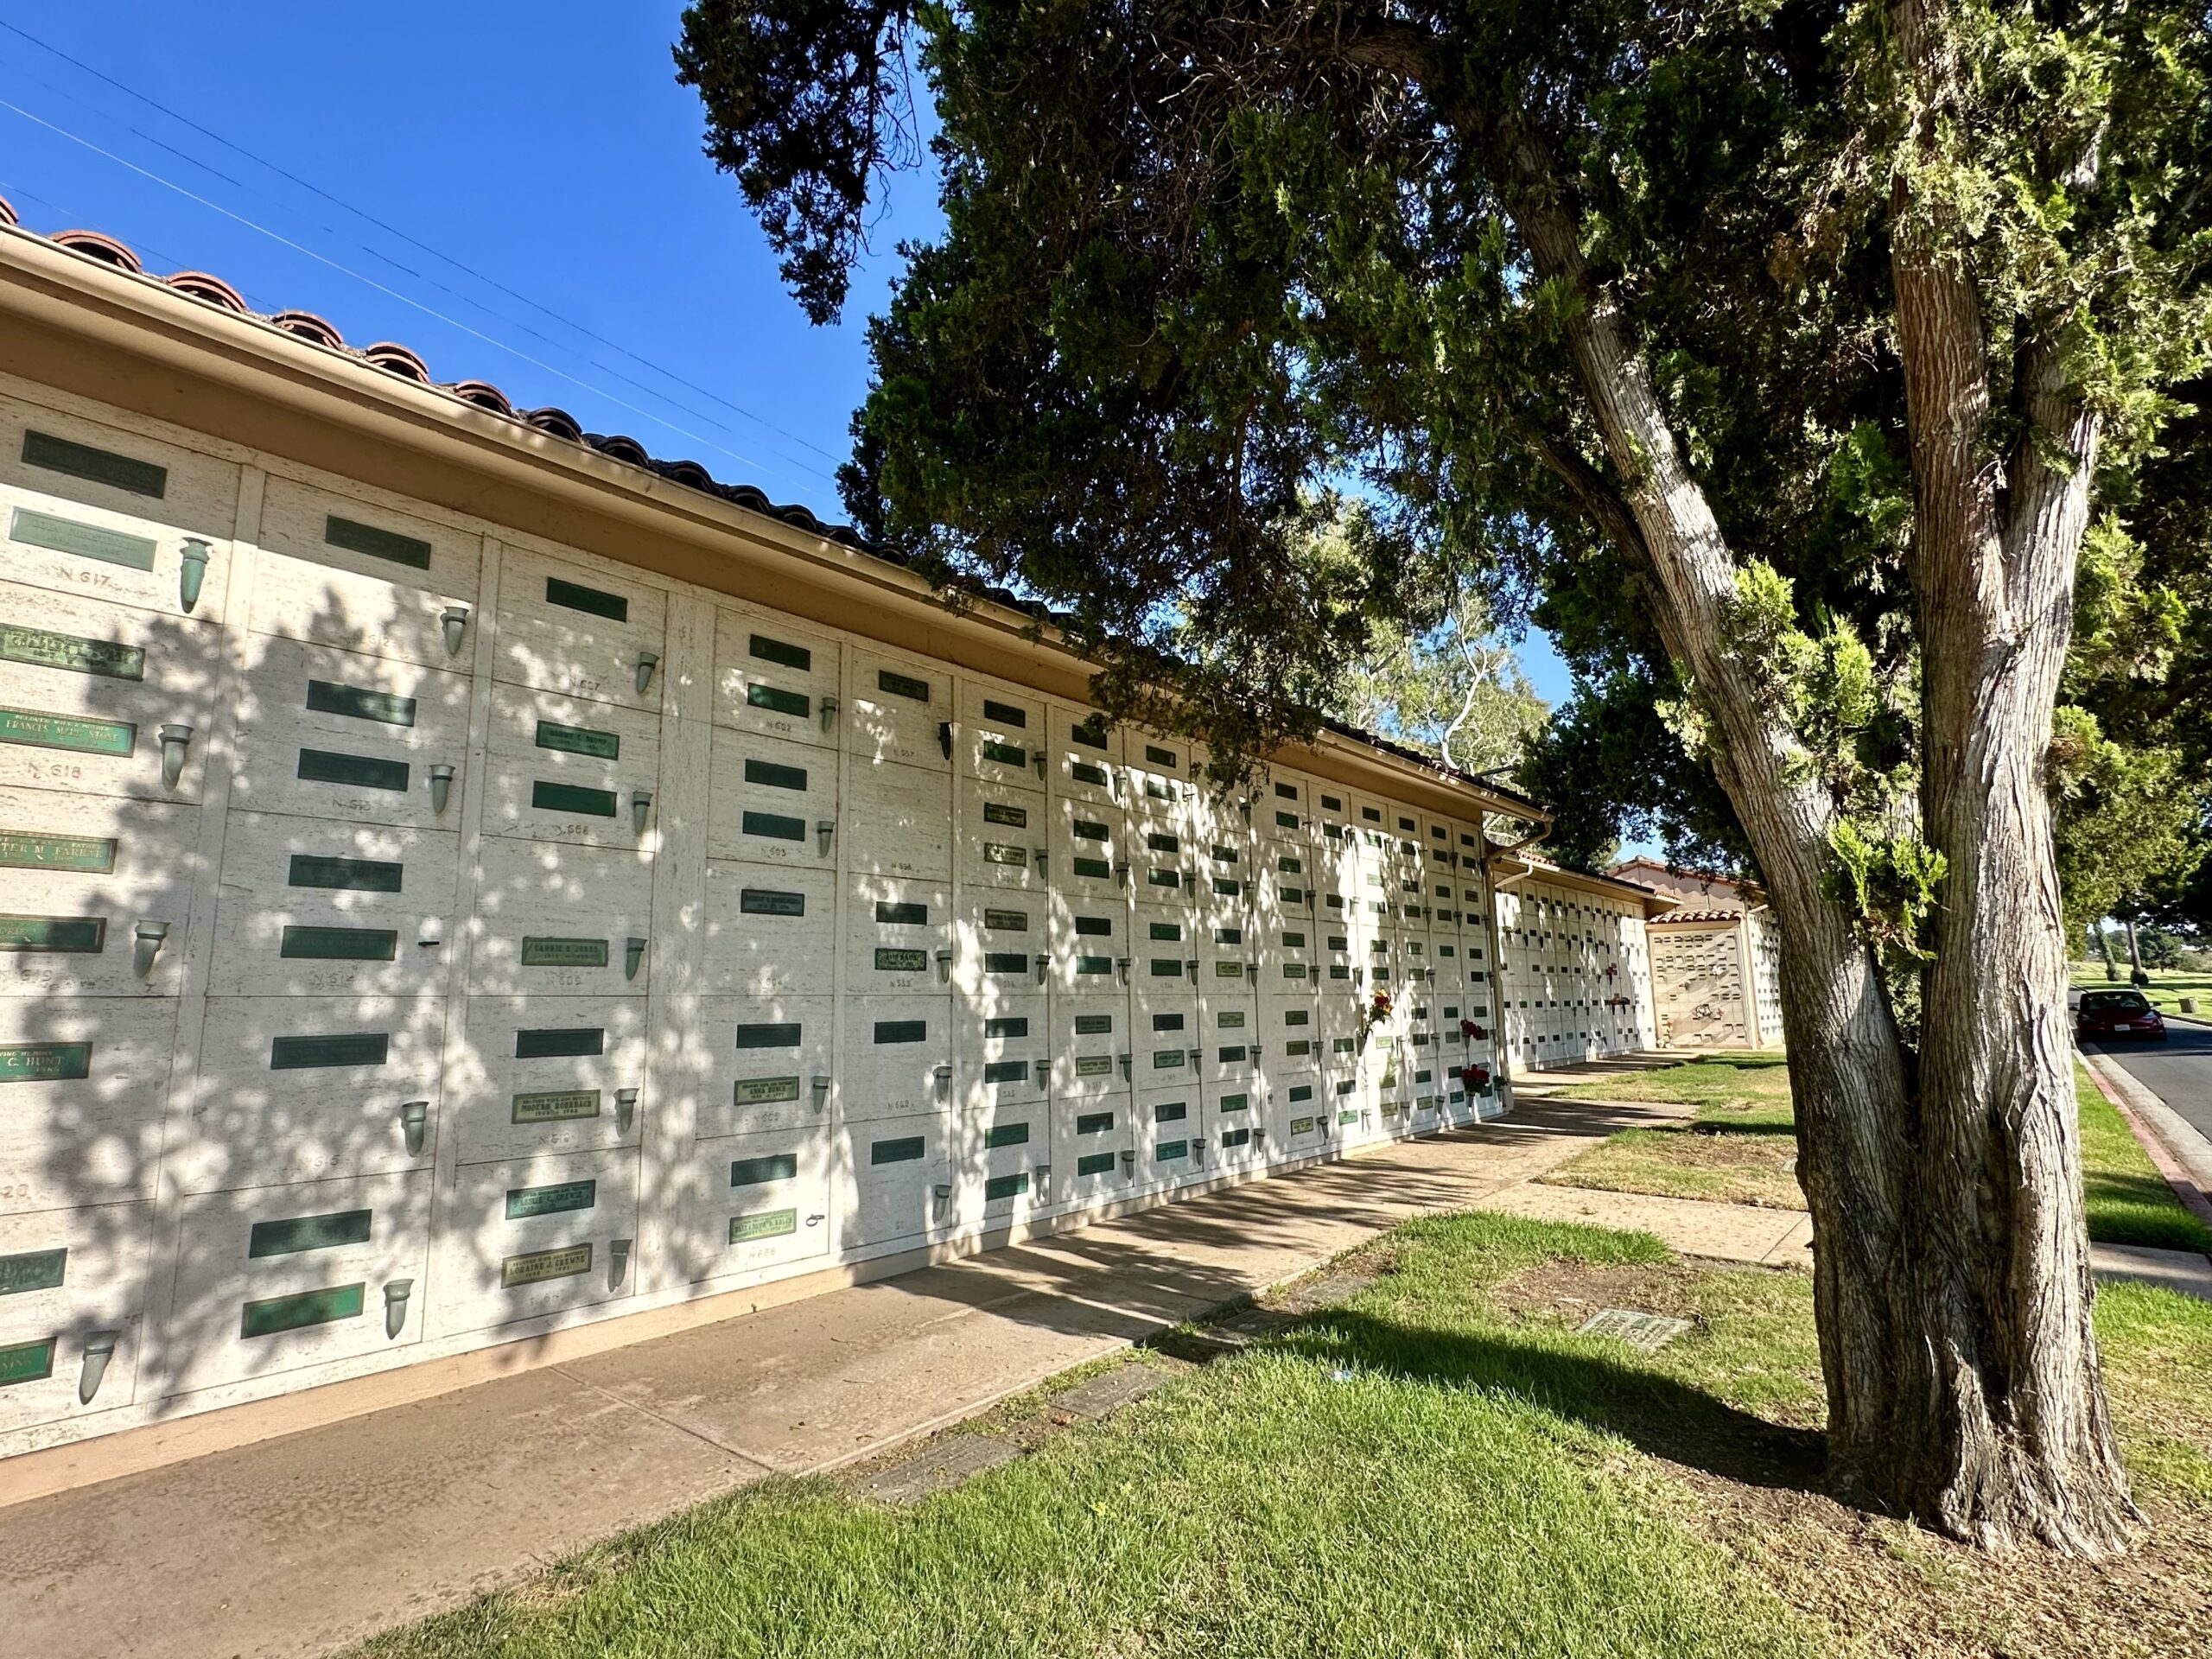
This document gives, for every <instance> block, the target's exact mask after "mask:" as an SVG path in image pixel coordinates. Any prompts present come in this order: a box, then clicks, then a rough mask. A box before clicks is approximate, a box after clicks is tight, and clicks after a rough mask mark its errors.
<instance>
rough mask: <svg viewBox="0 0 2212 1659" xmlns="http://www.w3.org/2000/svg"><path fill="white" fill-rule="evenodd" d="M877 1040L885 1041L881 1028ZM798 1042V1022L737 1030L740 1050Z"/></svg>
mask: <svg viewBox="0 0 2212 1659" xmlns="http://www.w3.org/2000/svg"><path fill="white" fill-rule="evenodd" d="M875 1040H876V1041H878V1042H879V1043H880V1042H881V1041H882V1040H883V1029H882V1027H880V1026H879V1027H877V1028H876V1034H875ZM893 1040H894V1041H895V1040H896V1039H893ZM798 1041H799V1028H798V1024H797V1023H796V1022H794V1023H792V1024H790V1025H768V1026H740V1027H738V1028H737V1046H739V1047H740V1048H797V1047H798Z"/></svg>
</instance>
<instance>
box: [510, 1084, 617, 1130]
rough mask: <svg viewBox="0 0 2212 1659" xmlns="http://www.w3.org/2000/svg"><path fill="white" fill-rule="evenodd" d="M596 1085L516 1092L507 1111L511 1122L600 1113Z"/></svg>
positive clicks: (557, 1120)
mask: <svg viewBox="0 0 2212 1659" xmlns="http://www.w3.org/2000/svg"><path fill="white" fill-rule="evenodd" d="M597 1116H599V1090H596V1089H551V1090H544V1091H543V1092H542V1093H538V1094H529V1095H517V1096H515V1097H514V1102H513V1104H512V1108H511V1109H510V1110H509V1112H508V1116H507V1121H508V1122H511V1123H560V1122H566V1121H568V1120H569V1119H570V1118H578V1117H597Z"/></svg>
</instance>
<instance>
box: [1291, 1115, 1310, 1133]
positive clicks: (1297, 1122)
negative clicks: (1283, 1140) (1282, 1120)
mask: <svg viewBox="0 0 2212 1659" xmlns="http://www.w3.org/2000/svg"><path fill="white" fill-rule="evenodd" d="M1290 1132H1291V1133H1292V1134H1293V1135H1311V1134H1313V1119H1312V1118H1310V1117H1294V1118H1292V1119H1291V1120H1290Z"/></svg>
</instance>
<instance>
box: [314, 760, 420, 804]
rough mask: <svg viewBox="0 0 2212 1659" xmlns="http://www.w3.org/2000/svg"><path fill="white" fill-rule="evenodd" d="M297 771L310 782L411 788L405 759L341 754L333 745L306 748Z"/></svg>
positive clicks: (402, 791)
mask: <svg viewBox="0 0 2212 1659" xmlns="http://www.w3.org/2000/svg"><path fill="white" fill-rule="evenodd" d="M296 772H297V775H298V776H299V777H300V778H301V779H303V780H304V781H306V782H308V783H310V784H343V785H346V787H348V788H351V789H385V790H390V791H391V792H392V793H394V794H396V795H404V794H405V793H406V792H407V779H408V775H409V774H408V767H407V762H405V761H404V760H373V759H372V758H370V757H369V756H367V755H364V754H339V753H334V751H332V750H329V749H302V750H301V751H300V762H299V766H298V767H297V768H296Z"/></svg>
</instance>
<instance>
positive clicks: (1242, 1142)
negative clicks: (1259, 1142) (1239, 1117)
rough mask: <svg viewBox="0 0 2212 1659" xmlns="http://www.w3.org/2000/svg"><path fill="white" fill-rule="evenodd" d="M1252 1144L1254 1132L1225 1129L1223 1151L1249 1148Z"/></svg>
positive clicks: (1222, 1138)
mask: <svg viewBox="0 0 2212 1659" xmlns="http://www.w3.org/2000/svg"><path fill="white" fill-rule="evenodd" d="M1251 1143H1252V1131H1251V1130H1249V1129H1224V1130H1223V1131H1222V1132H1221V1149H1222V1150H1223V1151H1224V1152H1226V1151H1228V1150H1229V1149H1230V1147H1244V1146H1249V1145H1250V1144H1251Z"/></svg>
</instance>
